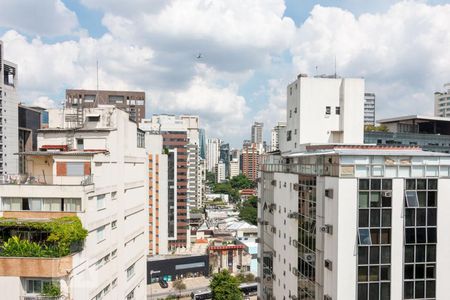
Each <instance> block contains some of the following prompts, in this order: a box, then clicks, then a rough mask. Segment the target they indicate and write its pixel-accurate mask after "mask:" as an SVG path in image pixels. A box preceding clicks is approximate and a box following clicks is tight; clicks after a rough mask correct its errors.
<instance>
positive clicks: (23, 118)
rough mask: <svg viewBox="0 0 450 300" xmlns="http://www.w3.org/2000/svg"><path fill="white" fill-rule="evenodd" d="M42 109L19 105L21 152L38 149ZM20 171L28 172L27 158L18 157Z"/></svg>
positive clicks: (21, 172)
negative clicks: (26, 168)
mask: <svg viewBox="0 0 450 300" xmlns="http://www.w3.org/2000/svg"><path fill="white" fill-rule="evenodd" d="M42 111H43V110H39V109H35V108H32V107H28V106H24V105H19V152H26V151H36V150H37V135H38V130H39V129H41V126H42V125H41V121H42V116H41V114H42ZM18 162H19V173H20V174H23V173H26V170H25V165H26V164H25V158H24V157H23V156H21V157H19V158H18Z"/></svg>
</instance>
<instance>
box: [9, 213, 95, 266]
mask: <svg viewBox="0 0 450 300" xmlns="http://www.w3.org/2000/svg"><path fill="white" fill-rule="evenodd" d="M87 234H88V232H87V230H86V229H84V228H83V226H82V224H81V221H80V219H79V218H78V217H63V218H57V219H51V220H45V221H30V220H19V219H10V218H8V219H6V218H0V256H8V257H63V256H67V255H69V254H72V253H75V252H79V251H81V250H82V249H83V244H84V240H85V239H86V236H87Z"/></svg>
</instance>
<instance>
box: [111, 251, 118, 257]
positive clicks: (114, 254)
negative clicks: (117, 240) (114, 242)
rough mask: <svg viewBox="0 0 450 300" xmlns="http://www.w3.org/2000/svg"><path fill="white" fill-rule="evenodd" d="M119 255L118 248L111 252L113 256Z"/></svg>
mask: <svg viewBox="0 0 450 300" xmlns="http://www.w3.org/2000/svg"><path fill="white" fill-rule="evenodd" d="M115 257H117V249H114V250H113V252H111V258H115Z"/></svg>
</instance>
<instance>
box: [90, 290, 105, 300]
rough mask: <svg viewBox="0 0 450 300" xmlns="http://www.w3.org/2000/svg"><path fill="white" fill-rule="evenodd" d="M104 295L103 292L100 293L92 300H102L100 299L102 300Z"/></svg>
mask: <svg viewBox="0 0 450 300" xmlns="http://www.w3.org/2000/svg"><path fill="white" fill-rule="evenodd" d="M102 293H103V291H100V293H98V294H97V295H95V297H94V298H92V300H100V299H102V296H103V295H102Z"/></svg>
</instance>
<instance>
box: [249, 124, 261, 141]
mask: <svg viewBox="0 0 450 300" xmlns="http://www.w3.org/2000/svg"><path fill="white" fill-rule="evenodd" d="M263 129H264V123H261V122H255V123H253V125H252V132H251V137H252V139H251V142H252V143H254V144H258V145H262V143H263V138H264V137H263Z"/></svg>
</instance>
